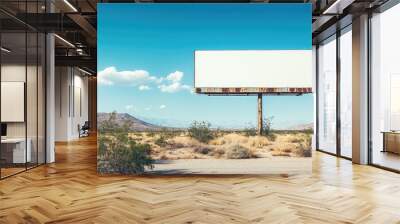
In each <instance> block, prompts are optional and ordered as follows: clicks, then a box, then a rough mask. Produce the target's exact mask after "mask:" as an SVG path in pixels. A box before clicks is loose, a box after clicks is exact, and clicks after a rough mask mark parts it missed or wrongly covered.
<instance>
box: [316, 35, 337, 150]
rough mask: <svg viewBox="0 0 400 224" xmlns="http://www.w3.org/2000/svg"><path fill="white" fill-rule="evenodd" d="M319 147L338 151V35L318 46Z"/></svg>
mask: <svg viewBox="0 0 400 224" xmlns="http://www.w3.org/2000/svg"><path fill="white" fill-rule="evenodd" d="M317 55H318V59H317V60H318V130H317V131H318V149H320V150H322V151H326V152H329V153H334V154H335V153H336V76H337V75H336V36H332V37H331V38H329V39H327V40H326V41H324V42H322V43H321V44H320V45H319V47H318V54H317Z"/></svg>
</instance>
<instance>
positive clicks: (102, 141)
mask: <svg viewBox="0 0 400 224" xmlns="http://www.w3.org/2000/svg"><path fill="white" fill-rule="evenodd" d="M131 125H132V124H131V123H129V122H126V123H125V124H124V125H122V127H121V126H119V125H118V124H117V122H116V112H113V113H112V114H111V116H110V118H109V119H108V120H107V121H105V122H103V124H102V126H101V127H100V129H101V130H100V131H99V135H98V145H99V148H98V153H99V154H98V166H99V167H98V170H99V171H100V172H104V173H113V172H119V173H122V174H141V173H143V172H145V169H146V168H149V169H153V163H154V160H153V159H152V158H151V157H150V145H148V144H139V143H136V142H135V140H134V139H133V138H130V137H129V130H130V127H131Z"/></svg>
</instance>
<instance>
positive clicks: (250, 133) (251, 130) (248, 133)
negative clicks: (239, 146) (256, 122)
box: [243, 127, 257, 137]
mask: <svg viewBox="0 0 400 224" xmlns="http://www.w3.org/2000/svg"><path fill="white" fill-rule="evenodd" d="M243 132H244V135H245V136H247V137H249V136H256V135H257V130H256V129H255V128H254V127H248V128H245V129H244V130H243Z"/></svg>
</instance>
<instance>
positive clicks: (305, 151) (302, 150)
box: [296, 144, 312, 157]
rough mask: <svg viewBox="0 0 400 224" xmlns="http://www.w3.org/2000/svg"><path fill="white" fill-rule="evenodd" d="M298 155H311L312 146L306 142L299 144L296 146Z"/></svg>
mask: <svg viewBox="0 0 400 224" xmlns="http://www.w3.org/2000/svg"><path fill="white" fill-rule="evenodd" d="M296 155H297V156H300V157H311V156H312V152H311V146H308V145H306V144H299V145H298V146H297V147H296Z"/></svg>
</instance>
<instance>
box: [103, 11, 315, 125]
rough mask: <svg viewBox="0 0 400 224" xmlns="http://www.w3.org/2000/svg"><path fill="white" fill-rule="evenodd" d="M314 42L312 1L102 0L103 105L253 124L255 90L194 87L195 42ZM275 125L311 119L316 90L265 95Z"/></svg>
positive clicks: (164, 116) (206, 46) (224, 46)
mask: <svg viewBox="0 0 400 224" xmlns="http://www.w3.org/2000/svg"><path fill="white" fill-rule="evenodd" d="M268 49H281V50H286V49H287V50H290V49H311V5H309V4H98V71H99V78H98V80H99V87H98V111H99V112H111V111H114V110H115V111H118V112H127V113H130V114H132V115H133V116H135V117H138V118H142V119H144V120H146V121H150V122H153V123H157V124H164V125H169V126H187V125H189V124H190V122H191V121H193V120H206V121H209V122H211V123H212V125H213V126H214V127H227V128H229V127H245V126H255V124H256V115H257V98H256V97H255V96H206V95H197V94H193V93H192V92H191V89H192V87H193V78H194V74H193V70H194V58H193V52H194V50H268ZM264 115H265V116H273V117H274V119H273V126H274V127H275V128H285V127H290V126H293V125H297V124H304V123H310V122H312V120H313V96H312V95H311V94H308V95H304V96H266V97H265V96H264Z"/></svg>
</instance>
